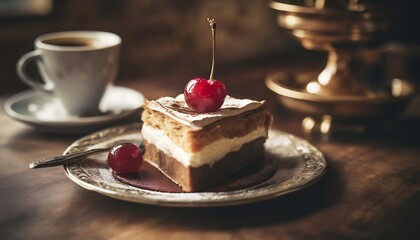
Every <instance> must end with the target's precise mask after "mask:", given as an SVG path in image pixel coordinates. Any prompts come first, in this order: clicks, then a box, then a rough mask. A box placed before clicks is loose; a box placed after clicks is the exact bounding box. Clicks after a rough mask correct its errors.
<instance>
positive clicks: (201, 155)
mask: <svg viewBox="0 0 420 240" xmlns="http://www.w3.org/2000/svg"><path fill="white" fill-rule="evenodd" d="M141 132H142V135H143V139H144V140H146V141H147V142H148V143H150V144H153V145H155V146H156V148H158V149H159V150H161V151H162V152H163V153H165V154H166V155H169V156H171V157H173V158H175V159H176V160H177V161H179V162H180V163H182V164H183V165H184V166H186V167H195V168H196V167H200V166H202V165H205V164H208V165H210V166H212V165H213V164H214V163H215V162H217V161H218V160H219V159H221V158H223V157H224V156H225V155H226V154H228V153H230V152H235V151H238V150H239V149H240V148H241V147H242V145H244V144H246V143H249V142H251V141H253V140H255V139H257V138H259V137H265V138H267V130H266V128H265V127H259V128H257V129H255V130H254V131H252V132H250V133H248V134H247V135H245V136H242V137H237V138H232V139H229V138H224V139H220V140H217V141H215V142H212V143H210V144H209V145H207V146H205V147H204V148H203V149H201V150H200V151H198V152H187V151H185V150H184V149H183V148H181V147H179V146H178V145H176V144H175V143H174V142H173V141H172V140H171V139H170V138H169V137H168V136H167V135H166V134H165V132H164V131H162V130H160V129H156V128H153V127H151V126H149V125H147V124H143V128H142V130H141Z"/></svg>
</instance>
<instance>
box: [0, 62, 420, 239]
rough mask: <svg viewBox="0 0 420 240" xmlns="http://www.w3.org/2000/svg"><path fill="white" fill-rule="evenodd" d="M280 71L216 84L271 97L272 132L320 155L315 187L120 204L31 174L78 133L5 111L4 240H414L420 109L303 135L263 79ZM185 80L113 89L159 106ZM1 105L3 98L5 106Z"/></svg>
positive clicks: (0, 193) (242, 70) (44, 172)
mask: <svg viewBox="0 0 420 240" xmlns="http://www.w3.org/2000/svg"><path fill="white" fill-rule="evenodd" d="M282 64H283V65H282ZM280 65H281V66H285V63H278V62H275V63H274V64H271V65H270V64H267V63H260V64H257V65H250V66H246V65H245V66H241V67H238V68H233V69H231V70H229V71H225V72H223V73H221V74H220V75H218V76H217V77H218V79H220V80H222V81H224V82H225V83H226V86H227V89H228V91H229V94H230V95H233V96H236V97H248V98H255V99H267V100H268V102H269V107H270V109H271V110H272V111H273V113H274V115H275V122H274V126H273V128H277V129H281V130H283V131H287V132H290V133H293V134H295V135H298V136H300V137H303V138H305V139H307V140H308V141H310V142H311V143H312V144H314V145H315V146H316V147H318V148H319V149H320V150H321V151H322V152H323V153H324V154H325V156H326V159H327V163H328V170H327V173H326V175H325V176H324V177H323V178H322V179H321V180H320V181H319V182H318V183H316V184H315V185H312V186H310V187H308V188H306V189H304V190H301V191H298V192H295V193H291V194H289V195H286V196H283V197H279V198H276V199H273V200H269V201H264V202H259V203H254V204H248V205H242V206H233V207H219V208H170V207H158V206H148V205H142V204H135V203H130V202H124V201H119V200H115V199H111V198H108V197H106V196H103V195H100V194H97V193H94V192H91V191H88V190H85V189H83V188H81V187H79V186H77V185H76V184H74V183H73V182H72V181H70V180H69V179H68V178H67V177H66V176H65V174H64V172H63V169H62V168H61V167H56V168H47V169H36V170H33V169H32V170H31V169H29V168H28V164H29V163H30V162H32V161H34V160H37V159H42V158H45V157H49V156H55V155H60V154H62V152H63V151H64V150H65V149H66V148H67V146H69V144H71V143H72V142H73V141H75V140H77V139H78V138H80V137H82V135H56V134H46V133H42V132H39V131H37V130H34V129H32V128H30V127H28V126H26V125H23V124H21V123H19V122H16V121H14V120H12V119H10V118H9V117H8V116H6V114H5V113H4V111H3V110H1V114H0V147H1V157H0V206H1V208H0V238H1V239H218V240H219V239H286V240H287V239H419V236H420V230H419V229H420V191H419V190H420V185H419V180H420V141H419V133H420V131H419V129H420V128H419V122H420V121H419V118H418V116H419V114H418V111H420V110H419V109H420V108H418V107H417V106H418V104H417V105H416V106H415V107H411V108H410V109H411V110H412V111H413V112H412V113H411V115H410V114H409V115H408V116H409V117H407V118H406V119H404V120H402V121H400V122H398V123H396V124H392V125H384V126H381V124H380V123H378V125H379V127H377V128H375V129H372V130H369V131H368V132H366V133H349V132H347V133H335V134H333V135H331V136H329V137H322V136H315V135H305V134H304V133H303V132H302V131H301V129H300V121H301V117H300V116H297V115H295V114H293V113H291V112H289V111H286V110H284V109H283V108H282V107H280V106H279V105H278V104H277V101H276V98H275V96H274V94H273V93H271V92H270V91H269V90H268V89H267V88H266V87H265V86H264V83H263V80H264V77H265V75H266V74H267V73H268V72H269V71H271V70H272V69H273V68H275V67H277V66H280ZM194 77H195V76H194ZM189 78H190V76H156V77H155V78H145V79H135V80H126V81H121V82H119V83H118V84H119V85H124V86H129V87H132V88H134V89H137V90H139V91H141V92H143V93H144V94H145V96H146V97H148V98H157V97H159V96H163V95H172V96H173V95H176V94H178V93H179V92H181V91H182V90H183V86H184V84H185V83H186V82H187V81H188V79H189ZM7 97H8V96H2V98H1V103H2V104H3V103H4V101H5V99H6V98H7ZM417 102H418V101H417ZM410 116H411V117H410ZM413 116H414V117H413Z"/></svg>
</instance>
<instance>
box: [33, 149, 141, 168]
mask: <svg viewBox="0 0 420 240" xmlns="http://www.w3.org/2000/svg"><path fill="white" fill-rule="evenodd" d="M138 146H139V148H140V150H141V153H142V154H144V151H145V149H144V145H143V144H139V145H138ZM111 148H112V147H107V148H94V149H90V150H87V151H82V152H77V153H70V154H66V155H63V156H56V157H51V158H46V159H41V160H37V161H35V162H32V163H30V164H29V168H44V167H55V166H61V165H64V164H70V163H74V162H76V161H78V160H80V159H83V158H85V157H88V156H91V155H94V154H98V153H101V152H107V151H110V150H111Z"/></svg>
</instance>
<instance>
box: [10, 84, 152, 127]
mask: <svg viewBox="0 0 420 240" xmlns="http://www.w3.org/2000/svg"><path fill="white" fill-rule="evenodd" d="M143 103H144V96H143V95H142V94H141V93H139V92H137V91H135V90H133V89H130V88H125V87H117V86H112V87H110V88H109V89H108V90H107V92H106V93H105V96H104V98H103V99H102V101H101V104H100V109H101V111H103V113H104V114H102V115H98V116H91V117H76V116H69V115H68V114H67V113H66V111H65V110H64V108H63V106H62V104H61V102H60V101H59V100H58V99H57V98H55V97H54V96H53V95H52V94H46V93H41V92H37V91H34V90H28V91H24V92H21V93H18V94H16V95H13V96H12V97H10V98H9V99H8V100H7V101H6V102H5V104H4V109H5V111H6V113H7V114H8V115H9V116H10V117H11V118H13V119H15V120H18V121H20V122H23V123H25V124H28V125H30V126H32V127H35V128H37V129H39V130H42V131H46V132H53V133H86V132H89V131H90V132H92V131H94V130H98V129H102V128H104V127H106V126H110V125H111V124H112V123H114V124H115V123H116V122H118V121H122V120H124V119H128V118H130V117H135V116H136V117H139V113H140V111H141V107H142V106H143Z"/></svg>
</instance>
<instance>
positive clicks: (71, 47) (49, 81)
mask: <svg viewBox="0 0 420 240" xmlns="http://www.w3.org/2000/svg"><path fill="white" fill-rule="evenodd" d="M120 45H121V38H120V37H119V36H118V35H116V34H113V33H109V32H100V31H68V32H56V33H48V34H44V35H41V36H39V37H37V38H36V39H35V50H34V51H32V52H29V53H26V54H25V55H23V56H22V57H21V58H20V59H19V61H18V63H17V73H18V75H19V77H20V78H21V80H22V81H23V82H24V83H26V84H27V85H28V86H30V87H32V88H33V89H35V90H37V91H42V92H45V93H49V94H54V95H55V96H56V97H57V98H58V99H59V100H61V102H62V104H63V106H64V108H65V110H66V111H67V113H68V114H69V115H70V116H94V115H97V114H99V113H100V109H99V105H100V102H101V99H102V97H103V96H104V94H105V92H106V90H107V88H108V87H109V86H110V85H112V84H113V82H114V81H115V79H116V76H117V72H118V66H119V52H120ZM31 62H36V63H37V66H38V70H39V72H40V75H41V78H42V80H43V82H40V81H36V80H34V79H33V78H32V77H30V76H29V74H28V73H27V65H28V64H29V63H31Z"/></svg>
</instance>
